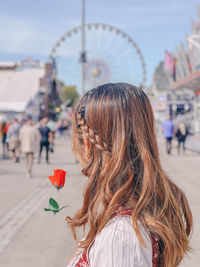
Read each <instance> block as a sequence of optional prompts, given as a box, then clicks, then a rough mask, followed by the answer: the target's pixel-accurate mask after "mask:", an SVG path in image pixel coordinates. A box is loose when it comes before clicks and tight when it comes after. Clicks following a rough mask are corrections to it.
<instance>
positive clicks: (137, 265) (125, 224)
mask: <svg viewBox="0 0 200 267" xmlns="http://www.w3.org/2000/svg"><path fill="white" fill-rule="evenodd" d="M139 229H140V232H141V235H142V237H143V239H144V241H145V244H146V248H145V247H143V246H142V245H141V244H140V242H139V240H138V238H137V236H136V233H135V231H134V229H133V226H132V222H131V217H130V216H117V217H114V218H113V219H111V220H110V221H109V222H108V223H107V224H106V226H105V227H104V228H103V229H102V231H101V232H100V233H99V234H97V236H96V238H95V241H94V243H93V244H92V245H91V247H90V248H89V250H88V251H87V255H86V259H82V258H83V254H79V255H78V256H75V257H74V258H73V259H72V260H71V262H70V263H69V264H68V265H67V267H88V266H90V267H152V242H151V238H150V237H149V235H148V233H147V232H146V230H145V229H144V227H143V225H142V224H141V223H140V222H139Z"/></svg>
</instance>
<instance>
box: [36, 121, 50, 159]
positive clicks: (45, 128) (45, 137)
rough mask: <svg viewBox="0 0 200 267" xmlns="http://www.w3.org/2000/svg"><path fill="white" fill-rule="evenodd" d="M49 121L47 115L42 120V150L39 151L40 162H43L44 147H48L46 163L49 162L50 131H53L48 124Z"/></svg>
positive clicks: (40, 128)
mask: <svg viewBox="0 0 200 267" xmlns="http://www.w3.org/2000/svg"><path fill="white" fill-rule="evenodd" d="M47 123H48V118H47V117H45V118H43V119H42V120H41V126H40V127H39V132H40V135H41V140H40V152H39V159H38V163H40V162H41V155H42V150H43V147H45V148H46V163H49V133H50V132H51V130H50V129H49V127H48V126H47Z"/></svg>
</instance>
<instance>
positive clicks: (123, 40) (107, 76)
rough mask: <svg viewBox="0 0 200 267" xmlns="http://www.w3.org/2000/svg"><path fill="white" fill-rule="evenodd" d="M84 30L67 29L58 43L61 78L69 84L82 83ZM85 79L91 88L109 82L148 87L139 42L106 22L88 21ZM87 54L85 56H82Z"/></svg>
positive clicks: (55, 50)
mask: <svg viewBox="0 0 200 267" xmlns="http://www.w3.org/2000/svg"><path fill="white" fill-rule="evenodd" d="M81 29H82V26H78V27H75V28H73V29H71V30H69V31H67V32H66V33H65V34H64V35H63V36H62V37H61V38H60V39H59V40H58V41H57V42H56V44H55V45H54V47H53V49H52V50H51V53H50V56H49V57H50V60H53V59H54V60H55V63H56V66H57V77H58V79H59V80H61V81H64V82H65V84H67V85H75V86H76V87H77V88H78V91H80V85H81V64H80V56H81ZM85 35H86V39H85V47H86V53H85V55H84V59H82V60H85V64H84V65H85V71H84V79H85V85H86V89H87V90H89V89H91V88H94V87H96V86H98V85H100V84H103V83H107V82H127V83H131V84H134V85H136V86H142V87H145V82H146V65H145V61H144V57H143V55H142V53H141V50H140V48H139V47H138V45H137V44H136V42H135V41H134V40H133V39H132V38H131V37H130V36H129V35H128V34H127V33H125V32H124V31H122V30H120V29H118V28H117V27H115V26H112V25H108V24H103V23H89V24H85ZM82 56H83V55H82Z"/></svg>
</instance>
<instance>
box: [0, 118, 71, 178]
mask: <svg viewBox="0 0 200 267" xmlns="http://www.w3.org/2000/svg"><path fill="white" fill-rule="evenodd" d="M70 135H71V119H70V116H69V118H68V119H59V120H58V121H56V122H55V121H53V120H51V119H49V118H48V117H44V118H42V119H41V120H40V121H39V122H34V121H33V120H32V117H31V116H27V117H26V118H23V119H21V120H19V119H17V118H14V119H13V120H12V121H6V120H4V121H2V122H0V137H1V139H2V159H12V160H13V161H14V162H15V163H20V158H21V156H22V155H24V156H25V159H26V175H27V176H28V177H31V176H32V167H33V159H34V156H35V155H36V158H37V162H38V164H40V163H41V160H42V154H43V150H44V151H45V161H46V163H47V164H49V152H51V153H54V149H55V147H54V146H55V144H54V140H55V138H61V137H65V138H67V137H70Z"/></svg>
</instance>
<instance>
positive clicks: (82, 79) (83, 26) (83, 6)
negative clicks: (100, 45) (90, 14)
mask: <svg viewBox="0 0 200 267" xmlns="http://www.w3.org/2000/svg"><path fill="white" fill-rule="evenodd" d="M81 29H82V32H81V37H82V38H81V56H80V62H81V89H82V94H84V93H85V63H86V62H87V61H86V51H85V0H82V28H81Z"/></svg>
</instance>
